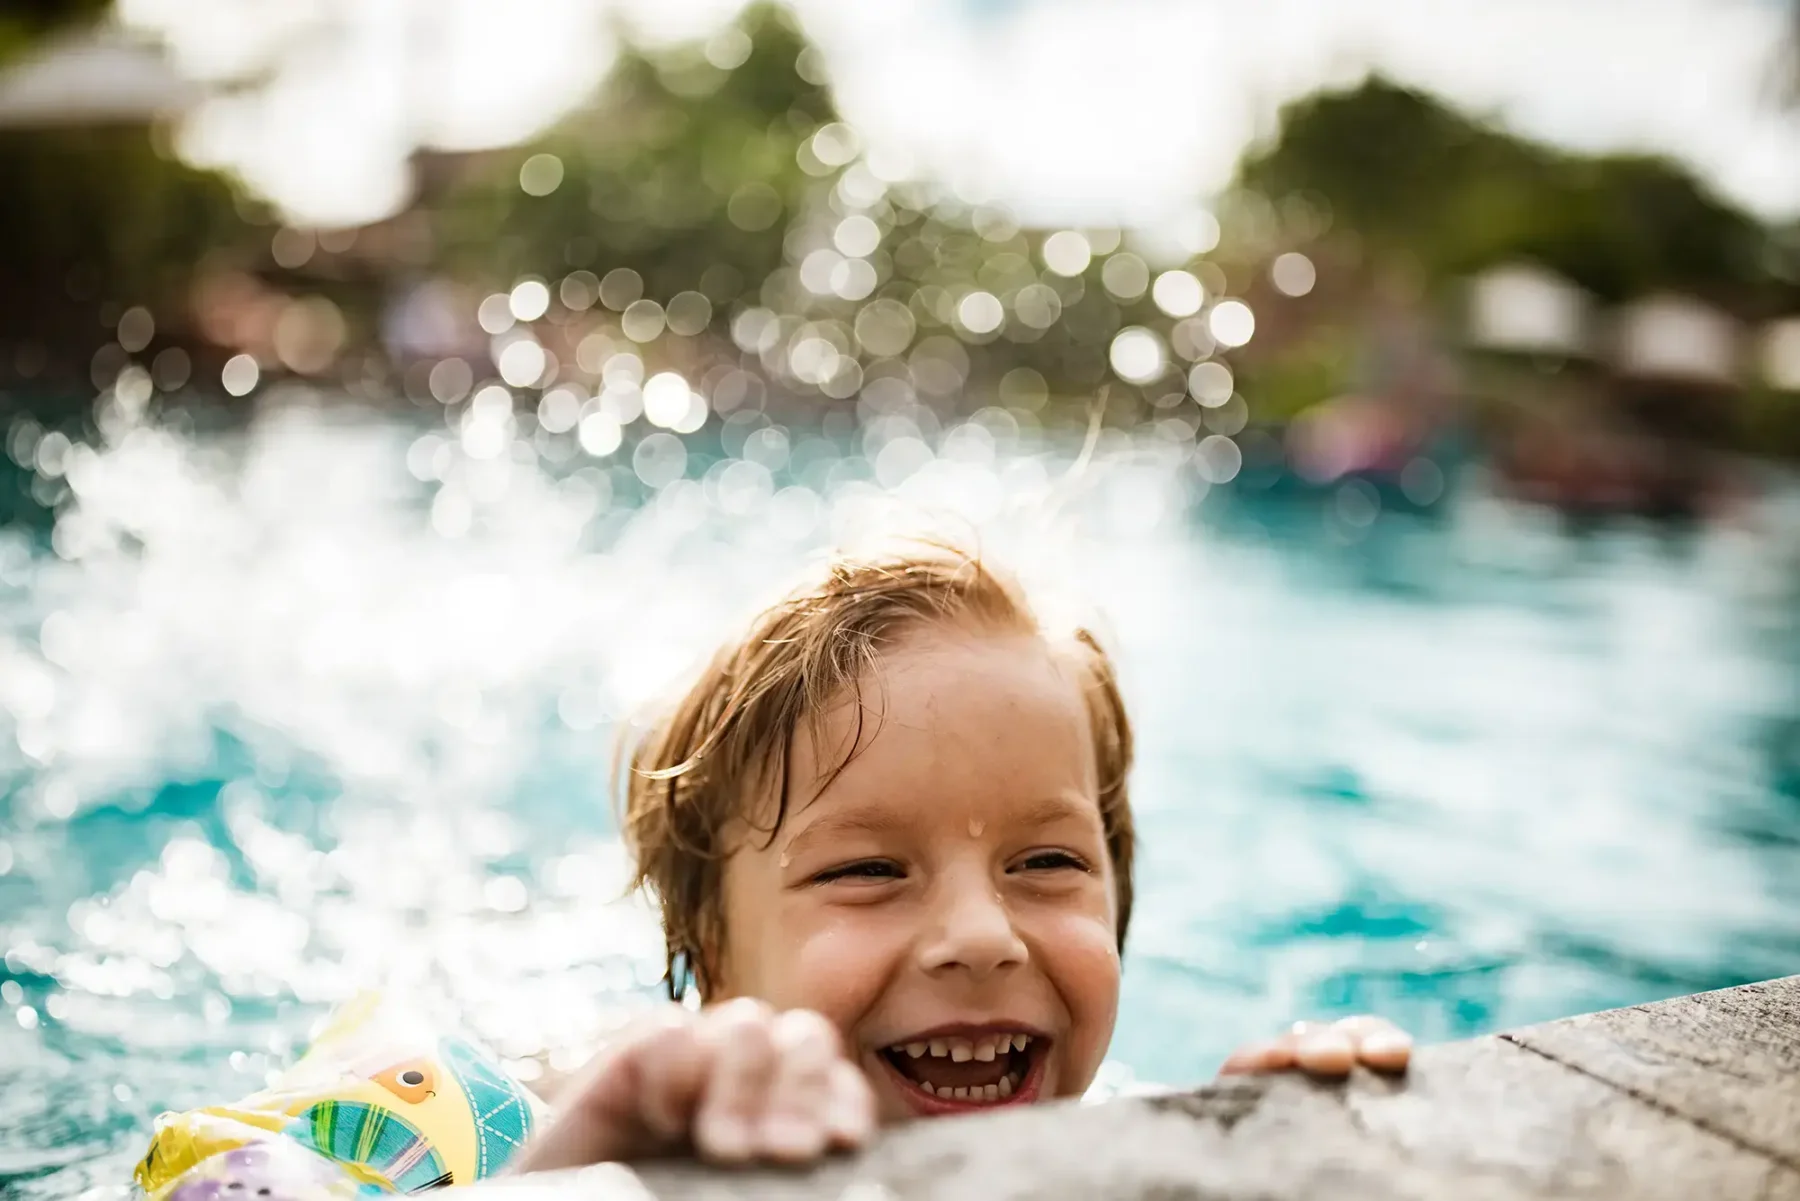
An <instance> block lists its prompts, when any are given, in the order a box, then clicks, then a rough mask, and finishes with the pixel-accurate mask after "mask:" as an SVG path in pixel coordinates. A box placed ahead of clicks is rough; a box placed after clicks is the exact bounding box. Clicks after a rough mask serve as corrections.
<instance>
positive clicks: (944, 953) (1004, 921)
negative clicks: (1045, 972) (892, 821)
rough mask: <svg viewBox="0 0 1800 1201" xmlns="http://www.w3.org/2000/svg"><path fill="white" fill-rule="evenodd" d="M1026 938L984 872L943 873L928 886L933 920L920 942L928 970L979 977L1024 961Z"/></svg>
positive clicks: (924, 965) (925, 966)
mask: <svg viewBox="0 0 1800 1201" xmlns="http://www.w3.org/2000/svg"><path fill="white" fill-rule="evenodd" d="M1026 955H1027V951H1026V947H1025V942H1024V940H1023V939H1021V938H1020V937H1019V933H1018V930H1017V929H1016V928H1015V927H1014V925H1013V915H1012V913H1011V912H1010V911H1009V910H1008V909H1007V905H1006V900H1005V898H1004V897H1002V896H1001V895H1000V892H999V890H998V889H996V888H995V886H994V882H993V881H992V880H991V879H990V878H989V877H988V875H987V873H986V872H985V871H982V872H975V871H969V872H962V873H955V874H947V875H945V876H944V877H941V878H940V879H939V880H938V881H937V884H936V887H934V888H933V889H932V920H931V922H930V923H929V925H928V927H927V934H926V936H925V938H924V940H923V941H922V943H921V945H920V966H921V967H923V968H924V969H925V970H926V971H928V972H931V973H934V974H936V973H942V972H950V971H963V972H967V973H969V974H970V975H971V976H974V977H977V978H981V977H985V976H989V975H992V974H994V973H995V972H999V971H1003V970H1005V969H1006V968H1009V967H1016V966H1018V965H1019V964H1021V963H1024V962H1025V958H1026Z"/></svg>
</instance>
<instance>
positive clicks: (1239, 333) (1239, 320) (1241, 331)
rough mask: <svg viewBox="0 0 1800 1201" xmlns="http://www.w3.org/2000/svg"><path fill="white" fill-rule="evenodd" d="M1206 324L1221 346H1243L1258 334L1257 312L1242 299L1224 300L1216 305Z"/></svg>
mask: <svg viewBox="0 0 1800 1201" xmlns="http://www.w3.org/2000/svg"><path fill="white" fill-rule="evenodd" d="M1206 324H1207V328H1208V329H1210V330H1211V331H1212V336H1213V337H1215V338H1217V339H1218V340H1219V345H1221V346H1232V347H1236V346H1243V345H1244V344H1246V343H1247V342H1249V341H1250V339H1251V338H1252V337H1254V336H1255V335H1256V314H1255V313H1253V312H1251V311H1250V306H1249V305H1247V304H1245V303H1244V302H1243V301H1241V300H1223V301H1220V302H1219V303H1218V304H1216V305H1214V306H1213V307H1212V310H1211V312H1209V313H1208V314H1207V318H1206Z"/></svg>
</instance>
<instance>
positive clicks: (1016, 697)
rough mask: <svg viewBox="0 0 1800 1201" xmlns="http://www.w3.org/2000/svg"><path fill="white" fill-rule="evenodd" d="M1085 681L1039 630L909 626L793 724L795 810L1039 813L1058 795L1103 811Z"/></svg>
mask: <svg viewBox="0 0 1800 1201" xmlns="http://www.w3.org/2000/svg"><path fill="white" fill-rule="evenodd" d="M1085 678H1086V673H1085V671H1084V670H1083V667H1082V665H1081V664H1080V663H1079V662H1078V661H1077V660H1076V659H1075V657H1074V656H1073V655H1071V654H1069V653H1065V652H1063V651H1061V650H1060V649H1058V648H1053V647H1051V646H1050V645H1049V644H1047V643H1046V642H1045V641H1044V640H1043V639H1041V638H1038V637H1034V636H1029V635H1017V634H980V633H967V632H962V631H958V630H954V629H925V630H919V631H914V632H911V633H909V634H908V635H907V636H906V637H905V638H904V639H902V640H900V641H898V642H896V643H894V644H893V645H891V646H890V647H888V648H887V649H886V650H884V652H883V653H882V654H881V656H880V657H879V659H878V661H877V664H876V666H875V669H874V670H873V671H872V672H871V673H869V674H868V676H866V677H865V678H864V679H862V680H860V681H859V688H857V689H846V690H845V691H844V694H843V695H841V696H839V697H836V698H834V699H833V702H832V703H831V704H830V705H829V706H828V707H827V708H826V710H825V711H824V712H823V713H822V714H820V715H819V719H818V720H817V721H809V722H803V723H801V727H800V729H799V730H797V731H796V732H795V736H794V741H793V748H792V758H791V762H790V784H789V795H790V806H791V807H790V811H789V816H790V819H794V820H795V821H796V823H797V824H798V825H805V824H807V819H808V818H810V817H816V816H817V814H816V813H815V812H813V811H814V810H817V809H820V808H822V807H830V808H833V809H841V808H843V807H845V806H862V807H871V806H872V807H883V806H886V807H893V806H902V807H903V808H904V809H905V810H906V811H907V812H908V813H910V814H913V815H917V816H927V817H928V816H930V814H931V813H932V812H933V811H935V810H936V809H938V808H940V807H943V808H946V809H954V810H957V811H958V812H966V813H968V814H969V815H971V816H972V815H975V813H976V811H977V810H979V811H982V812H992V811H994V810H996V809H997V808H1001V807H1005V806H1008V805H1011V806H1013V807H1015V808H1017V807H1018V806H1021V805H1023V806H1026V807H1035V808H1036V810H1037V811H1039V812H1041V811H1042V810H1043V806H1044V802H1046V801H1048V800H1051V799H1062V800H1065V801H1066V800H1076V801H1083V800H1085V801H1086V802H1087V803H1088V805H1089V806H1091V807H1092V809H1093V813H1094V815H1095V816H1096V818H1097V817H1098V802H1097V799H1096V798H1097V795H1098V786H1097V779H1096V767H1095V757H1094V744H1093V736H1092V731H1091V729H1090V727H1089V719H1088V711H1087V705H1086V703H1085V700H1084V697H1083V688H1084V685H1085ZM859 694H860V695H859ZM840 766H841V770H838V769H839V768H840ZM834 772H835V775H834Z"/></svg>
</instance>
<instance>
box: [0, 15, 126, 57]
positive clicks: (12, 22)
mask: <svg viewBox="0 0 1800 1201" xmlns="http://www.w3.org/2000/svg"><path fill="white" fill-rule="evenodd" d="M111 7H112V3H111V0H7V4H6V8H5V10H4V11H0V65H5V64H7V63H10V62H12V61H14V60H15V59H17V58H19V57H21V56H22V55H24V54H27V53H29V52H30V50H31V49H32V48H33V47H34V46H36V45H37V44H38V43H39V42H41V41H42V40H43V39H44V38H45V37H46V36H47V35H50V34H54V33H57V32H59V31H61V30H63V29H65V28H69V27H71V26H75V25H84V24H91V23H92V22H94V21H96V20H98V19H99V18H100V17H101V16H102V15H104V14H105V12H106V11H107V10H108V9H109V8H111Z"/></svg>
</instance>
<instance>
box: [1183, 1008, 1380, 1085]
mask: <svg viewBox="0 0 1800 1201" xmlns="http://www.w3.org/2000/svg"><path fill="white" fill-rule="evenodd" d="M1411 1058H1412V1036H1411V1035H1409V1034H1407V1033H1406V1032H1405V1031H1404V1030H1402V1029H1400V1028H1399V1027H1398V1026H1396V1025H1394V1024H1393V1023H1392V1022H1389V1021H1385V1020H1384V1019H1382V1018H1378V1017H1368V1016H1362V1017H1353V1018H1343V1019H1342V1020H1340V1021H1336V1022H1331V1023H1325V1022H1295V1023H1294V1028H1293V1029H1292V1030H1290V1031H1288V1033H1286V1034H1284V1035H1282V1036H1281V1037H1280V1038H1278V1039H1275V1040H1274V1041H1273V1042H1265V1043H1251V1044H1250V1045H1249V1046H1246V1047H1239V1048H1238V1049H1237V1050H1236V1051H1233V1052H1232V1053H1231V1058H1230V1059H1227V1060H1226V1061H1225V1066H1224V1067H1221V1068H1220V1069H1219V1075H1221V1076H1239V1075H1247V1074H1251V1073H1255V1072H1285V1071H1288V1070H1290V1069H1292V1068H1299V1069H1300V1070H1301V1071H1303V1072H1306V1073H1308V1074H1310V1075H1314V1076H1343V1075H1346V1074H1348V1073H1349V1071H1350V1069H1351V1068H1353V1067H1355V1066H1357V1065H1358V1064H1361V1065H1362V1066H1363V1067H1366V1068H1373V1069H1374V1070H1375V1071H1377V1072H1404V1071H1405V1070H1406V1065H1407V1062H1408V1061H1409V1060H1411Z"/></svg>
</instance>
